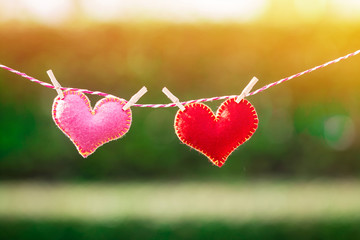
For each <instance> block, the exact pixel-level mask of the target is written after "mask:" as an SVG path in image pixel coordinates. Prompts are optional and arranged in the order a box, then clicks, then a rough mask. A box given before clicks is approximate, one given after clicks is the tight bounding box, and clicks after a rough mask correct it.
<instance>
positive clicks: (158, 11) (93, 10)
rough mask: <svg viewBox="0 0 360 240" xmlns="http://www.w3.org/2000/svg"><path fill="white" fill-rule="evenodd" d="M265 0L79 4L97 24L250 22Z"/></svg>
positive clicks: (88, 1) (94, 0) (95, 0)
mask: <svg viewBox="0 0 360 240" xmlns="http://www.w3.org/2000/svg"><path fill="white" fill-rule="evenodd" d="M267 2H268V1H267V0H252V1H249V0H228V1H219V0H177V1H172V2H169V1H168V0H153V1H147V0H133V1H116V0H108V1H102V0H83V1H82V6H83V8H84V10H85V12H86V14H87V15H89V16H91V17H92V18H95V19H97V20H100V21H109V20H114V19H126V18H130V19H132V20H136V19H137V18H139V19H143V18H146V19H155V20H167V21H180V22H183V21H185V22H187V21H196V20H210V21H223V20H231V21H240V22H244V21H251V20H253V19H255V18H257V17H258V16H260V15H261V14H262V13H263V11H264V10H265V8H266V6H267Z"/></svg>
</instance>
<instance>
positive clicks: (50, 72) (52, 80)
mask: <svg viewBox="0 0 360 240" xmlns="http://www.w3.org/2000/svg"><path fill="white" fill-rule="evenodd" d="M46 73H47V74H48V75H49V77H50V80H51V82H52V84H53V85H54V87H55V90H56V92H57V93H58V96H59V97H60V99H63V98H64V93H63V92H62V91H61V85H60V83H59V82H58V81H57V80H56V78H55V76H54V73H53V72H52V70H48V71H47V72H46Z"/></svg>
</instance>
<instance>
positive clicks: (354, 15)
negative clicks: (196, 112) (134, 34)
mask: <svg viewBox="0 0 360 240" xmlns="http://www.w3.org/2000/svg"><path fill="white" fill-rule="evenodd" d="M322 19H327V20H334V21H341V20H344V21H354V20H357V21H360V0H226V1H222V0H176V1H169V0H152V1H149V0H47V1H42V0H11V1H10V0H0V22H6V21H25V22H26V21H29V22H39V23H42V24H47V25H58V24H63V23H66V22H76V21H78V20H79V21H80V22H93V21H100V22H117V21H135V22H136V21H139V22H141V21H144V20H145V21H146V20H155V21H165V22H199V21H200V22H201V21H209V22H223V21H230V22H240V23H243V22H253V21H256V20H261V21H263V22H265V23H268V22H269V23H271V22H275V23H278V24H292V23H301V22H304V21H305V22H309V21H311V22H316V21H319V20H322Z"/></svg>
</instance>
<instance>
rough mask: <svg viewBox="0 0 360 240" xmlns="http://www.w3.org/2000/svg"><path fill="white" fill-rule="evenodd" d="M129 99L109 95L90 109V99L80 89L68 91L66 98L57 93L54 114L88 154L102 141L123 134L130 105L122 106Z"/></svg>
mask: <svg viewBox="0 0 360 240" xmlns="http://www.w3.org/2000/svg"><path fill="white" fill-rule="evenodd" d="M126 103H127V102H126V100H124V99H120V98H116V97H106V98H103V99H101V100H100V101H98V102H97V103H96V105H95V107H94V110H92V109H91V105H90V100H89V99H88V98H87V97H86V96H85V95H84V94H83V93H81V92H77V91H71V90H69V91H65V92H64V99H60V97H59V96H58V97H56V98H55V100H54V104H53V110H52V116H53V119H54V121H55V123H56V125H57V126H58V127H59V128H60V129H61V130H62V131H63V132H64V133H65V135H66V136H68V137H69V138H70V140H71V141H72V142H73V143H74V144H75V146H76V148H77V149H78V151H79V153H80V154H81V155H82V156H83V157H87V156H89V155H90V154H92V153H93V152H95V150H96V149H97V148H98V147H100V146H102V145H103V144H105V143H107V142H109V141H111V140H116V139H118V138H121V137H122V136H123V135H125V133H127V132H128V131H129V128H130V125H131V119H132V117H131V110H130V108H129V109H127V110H126V111H124V110H123V109H122V108H123V106H124V105H125V104H126Z"/></svg>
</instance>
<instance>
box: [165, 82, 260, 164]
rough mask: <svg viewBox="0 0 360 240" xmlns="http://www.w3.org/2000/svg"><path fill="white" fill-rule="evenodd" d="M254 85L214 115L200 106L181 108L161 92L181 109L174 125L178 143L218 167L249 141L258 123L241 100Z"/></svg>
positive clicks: (190, 105) (229, 100)
mask: <svg viewBox="0 0 360 240" xmlns="http://www.w3.org/2000/svg"><path fill="white" fill-rule="evenodd" d="M256 82H257V79H256V78H253V79H252V80H251V81H250V83H249V84H248V86H246V87H245V89H244V90H243V92H242V93H241V94H240V95H239V96H238V97H236V98H230V99H228V100H226V101H225V102H223V103H222V104H221V105H220V107H219V108H218V110H217V111H216V114H214V113H213V112H212V111H211V109H210V108H209V107H208V106H206V105H205V104H202V103H190V104H187V105H185V106H183V105H181V103H180V102H179V100H178V99H177V98H176V97H175V96H174V95H172V94H171V93H170V91H169V90H167V89H166V88H164V89H163V92H164V93H165V94H166V95H167V96H168V97H169V98H170V99H171V100H172V101H173V102H174V103H176V104H177V106H179V105H180V106H181V108H180V110H179V111H178V112H177V113H176V116H175V123H174V127H175V132H176V135H177V136H178V137H179V139H180V141H181V142H183V143H184V144H186V145H188V146H189V147H191V148H194V149H195V150H197V151H199V152H200V153H202V154H204V155H205V156H207V157H208V159H209V160H210V161H211V162H212V163H213V164H215V165H216V166H218V167H221V166H222V165H223V164H224V163H225V161H226V160H227V158H228V156H229V155H230V154H231V153H232V152H233V151H234V150H235V149H236V148H238V147H239V146H240V145H241V144H243V143H244V142H246V141H247V140H248V139H250V138H251V136H252V135H253V134H254V132H255V131H256V129H257V127H258V123H259V120H258V116H257V114H256V111H255V108H254V107H253V106H252V105H251V103H250V102H249V101H247V100H245V99H244V97H246V96H247V94H248V93H249V92H250V90H251V88H252V87H253V86H254V84H255V83H256ZM180 106H179V107H180Z"/></svg>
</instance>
